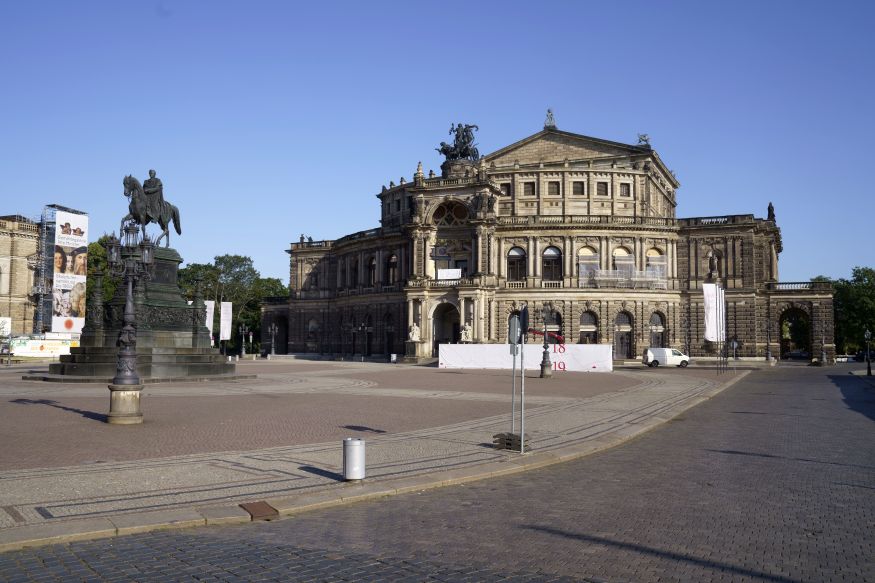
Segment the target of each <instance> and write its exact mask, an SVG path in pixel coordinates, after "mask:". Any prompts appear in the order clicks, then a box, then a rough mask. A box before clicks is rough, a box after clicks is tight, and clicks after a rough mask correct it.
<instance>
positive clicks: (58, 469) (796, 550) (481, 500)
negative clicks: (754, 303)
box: [0, 362, 875, 582]
mask: <svg viewBox="0 0 875 583" xmlns="http://www.w3.org/2000/svg"><path fill="white" fill-rule="evenodd" d="M246 366H248V367H251V370H252V371H257V372H258V374H259V377H260V378H259V379H258V380H257V381H240V382H239V383H229V384H228V385H227V386H225V384H224V383H214V384H213V383H204V384H196V385H190V386H186V385H182V384H180V385H174V386H167V387H160V386H155V387H148V388H147V392H148V393H149V394H148V395H146V396H144V411H145V412H146V415H147V421H149V422H147V423H146V424H144V425H143V426H142V427H137V428H119V427H111V426H108V425H105V424H103V423H102V422H101V420H100V414H101V412H102V411H104V408H103V407H105V404H106V401H107V399H105V395H101V393H100V390H103V391H105V390H106V389H105V388H103V389H101V388H100V387H96V386H95V387H46V386H45V385H34V384H32V383H27V382H23V381H14V376H12V375H11V374H9V373H5V372H4V373H3V375H4V376H3V377H0V382H2V385H0V386H2V389H0V391H2V392H0V394H2V399H0V403H2V405H0V414H2V416H3V417H2V418H3V419H4V424H3V428H2V429H0V432H2V438H3V439H4V443H8V442H10V441H9V440H10V439H11V436H10V431H9V430H8V429H7V424H6V423H5V421H6V420H7V419H10V420H11V421H12V426H14V427H15V428H16V430H18V431H21V432H23V433H24V437H29V438H32V439H34V442H33V443H34V444H37V443H40V445H38V446H37V447H35V448H31V450H32V451H31V452H27V451H25V450H21V451H17V452H9V451H8V450H9V449H10V448H4V450H3V454H2V455H3V456H4V457H3V462H2V464H3V465H2V468H3V469H2V472H0V484H3V486H4V487H3V488H2V494H0V505H2V506H3V510H4V512H5V514H6V518H5V519H4V520H6V521H7V522H6V523H4V525H3V527H4V528H3V529H2V530H0V536H3V535H6V536H7V538H6V541H7V542H8V541H10V540H13V538H12V536H11V533H16V532H17V533H19V535H20V534H26V533H28V532H29V533H31V534H33V535H37V534H39V533H40V532H42V533H43V535H45V533H47V532H49V531H50V529H51V528H52V527H55V526H58V525H60V526H64V525H67V526H69V525H75V524H80V525H82V524H85V523H94V521H105V523H106V525H109V526H108V528H105V529H104V530H100V529H97V528H96V527H94V526H93V524H92V527H91V528H92V529H94V530H93V532H92V534H93V535H94V536H113V535H114V534H117V533H121V532H137V530H138V529H139V530H150V527H149V525H148V524H147V522H148V521H144V520H143V518H144V517H146V516H147V515H148V514H149V512H152V513H156V511H157V514H164V515H165V518H167V517H168V516H172V515H173V513H176V516H177V518H178V519H179V520H177V521H176V523H175V526H184V525H185V524H187V523H186V522H185V520H183V518H184V517H186V516H188V517H189V518H191V519H192V520H191V521H190V522H189V523H191V524H204V523H208V524H209V523H211V522H212V523H219V522H233V521H234V520H235V517H234V516H232V515H231V514H230V513H228V514H223V513H222V512H221V509H223V508H224V509H227V508H229V507H230V506H229V502H237V501H251V500H267V501H268V502H269V503H271V504H272V505H274V506H275V507H277V508H278V509H280V510H281V513H283V514H293V513H295V515H294V516H291V517H290V518H286V519H282V520H278V521H273V522H259V523H247V524H240V525H230V524H226V525H218V526H208V527H202V528H197V529H184V530H171V531H160V532H147V533H145V534H134V535H131V536H124V537H113V538H111V539H107V540H94V541H86V542H70V543H66V544H60V545H49V546H40V547H37V548H33V549H24V550H9V551H7V552H5V553H2V554H0V580H10V581H18V580H22V581H25V580H54V579H53V577H57V578H59V579H62V580H70V579H72V580H108V581H124V580H138V581H163V580H199V579H200V580H241V581H242V580H276V581H287V580H301V581H304V580H317V581H322V580H337V581H358V580H362V581H363V580H393V581H396V580H409V581H425V580H436V581H491V580H496V581H498V580H519V581H551V580H590V581H653V580H666V581H674V580H680V581H706V580H715V581H721V580H726V581H735V580H738V581H741V580H762V581H782V582H783V581H829V580H837V581H839V580H842V581H866V580H875V563H873V560H872V558H871V557H872V556H873V555H875V548H873V534H872V532H873V525H875V497H873V496H872V492H873V491H875V490H873V489H875V437H873V432H872V422H873V420H875V388H873V387H872V385H870V384H867V383H866V382H865V379H861V378H860V377H857V376H852V375H849V374H848V372H849V370H848V368H849V367H834V368H827V369H812V368H807V367H780V368H775V369H764V370H757V371H754V372H751V373H750V374H748V375H747V376H744V377H742V375H741V374H740V373H739V374H738V375H732V374H731V373H729V374H725V375H717V373H716V371H713V370H702V369H699V370H696V369H694V368H693V369H687V370H669V369H662V370H658V371H653V370H649V369H644V368H641V369H628V370H619V371H617V372H615V373H612V374H609V375H608V374H606V375H595V374H591V373H580V374H570V373H569V374H567V375H563V376H559V377H556V378H554V379H552V380H550V381H541V380H540V379H536V378H530V379H529V381H528V382H527V396H529V397H530V399H531V400H530V413H531V418H530V419H529V420H528V421H527V428H528V427H530V428H531V429H530V432H531V433H532V439H533V443H534V450H535V451H534V453H532V454H530V455H529V456H525V458H522V459H526V460H529V461H534V462H535V463H534V464H531V465H530V468H534V467H535V466H537V465H542V466H543V467H541V468H540V469H528V470H527V471H524V472H520V471H519V470H522V469H527V467H526V465H525V464H524V463H520V459H521V457H520V456H519V454H512V453H509V452H497V451H495V450H493V449H491V448H488V447H485V442H488V441H489V438H490V437H491V433H492V432H495V431H501V430H507V427H505V425H507V422H508V417H509V416H508V414H507V413H508V410H509V400H510V399H509V375H506V374H503V373H500V372H497V371H473V372H472V371H466V372H464V373H462V372H460V371H447V370H438V369H429V368H419V367H399V366H395V367H393V366H390V365H378V364H370V363H365V364H353V363H339V364H334V363H332V364H328V365H326V364H324V363H313V362H271V363H260V364H259V363H251V364H250V363H247V365H246ZM241 368H242V367H241ZM243 370H244V371H245V372H249V371H248V370H246V369H243ZM19 374H20V371H19ZM726 381H730V384H729V388H728V389H725V390H723V389H724V387H725V386H726V385H727V383H726ZM733 381H735V382H734V384H732V382H733ZM235 387H236V389H235ZM102 397H103V398H102ZM355 397H358V399H355V405H354V407H344V406H343V404H342V403H345V402H347V401H348V400H349V399H352V398H355ZM362 397H367V398H362ZM204 400H208V401H209V402H210V403H211V405H210V406H209V407H207V406H205V405H204V404H203V401H204ZM40 401H50V402H40ZM89 402H93V403H94V404H89ZM374 402H376V403H374ZM101 403H103V406H101ZM213 404H214V405H215V407H213ZM694 404H698V406H696V407H692V408H690V407H691V406H692V405H694ZM492 407H494V409H492ZM207 409H215V410H214V411H208V410H207ZM158 412H162V413H163V414H164V415H167V416H170V417H169V418H170V419H174V420H175V421H174V422H175V423H183V428H173V427H171V425H172V424H165V421H163V420H161V419H159V418H157V417H160V415H159V414H158ZM284 414H285V417H286V418H288V419H289V424H291V425H292V427H291V428H290V427H287V426H286V424H284V423H283V421H282V420H283V418H284ZM314 418H315V419H314ZM50 419H51V422H49V420H50ZM259 419H263V420H264V424H263V425H262V424H260V423H259ZM186 420H188V422H187V425H186V424H185V423H184V422H185V421H186ZM222 420H227V421H228V423H227V424H228V425H229V427H228V428H227V429H223V428H222V427H221V425H222V424H221V421H222ZM235 420H236V421H235ZM230 425H235V426H236V427H230ZM245 425H248V426H250V428H251V430H250V431H245V430H244V429H242V428H241V426H245ZM58 426H61V427H64V429H63V430H62V431H61V430H59V429H57V427H58ZM159 427H163V428H164V431H158V430H157V429H158V428H159ZM262 427H263V429H264V430H263V431H260V429H261V428H262ZM296 428H298V429H299V431H300V434H302V435H304V436H305V437H299V431H298V430H296ZM106 429H110V430H112V435H110V436H106V435H103V434H101V432H102V431H104V430H106ZM126 429H133V431H134V432H138V433H133V432H132V433H125V432H124V430H126ZM647 429H649V431H647V432H646V433H643V431H645V430H647ZM115 430H120V431H115ZM167 431H172V432H173V435H174V437H173V438H166V437H164V436H161V434H162V433H164V432H167ZM89 432H94V433H96V434H97V436H96V437H91V436H89V435H88V434H89ZM383 432H385V433H383ZM58 433H66V434H68V435H70V436H75V437H70V439H69V442H68V443H64V439H63V435H60V436H59V435H58ZM238 434H239V437H235V436H237V435H238ZM43 435H45V436H47V437H50V438H51V439H55V440H57V441H56V442H55V443H56V444H59V445H56V446H55V447H54V448H52V447H48V446H44V445H42V444H41V441H42V440H41V436H43ZM349 435H359V436H364V437H365V438H366V439H367V440H368V458H369V468H368V469H369V478H368V480H367V481H366V485H364V486H351V485H349V484H343V483H339V482H338V472H339V471H340V466H339V464H340V447H339V442H338V440H339V439H340V438H341V437H344V436H349ZM131 436H133V437H131ZM636 436H637V438H635V437H636ZM24 437H22V436H19V437H17V438H16V439H19V440H21V439H24ZM111 438H114V443H113V444H112V449H109V450H99V449H98V450H97V451H100V452H101V453H100V455H97V454H95V453H94V452H95V449H94V448H95V447H96V446H95V445H93V443H92V441H91V440H93V441H94V443H98V444H99V443H101V441H102V440H104V441H105V440H109V439H111ZM238 438H239V439H241V440H242V441H241V442H242V443H243V444H245V447H237V448H236V449H234V450H229V449H228V447H227V443H228V442H230V441H233V440H234V439H238ZM302 440H303V441H307V440H313V441H309V442H308V443H304V442H302ZM74 441H75V442H76V443H73V442H74ZM141 441H146V442H147V443H146V444H141V443H138V442H141ZM182 441H184V442H185V443H181V442H182ZM622 442H625V443H624V444H623V445H622V446H620V447H610V446H612V445H616V444H618V443H622ZM15 443H16V444H20V443H23V442H22V441H17V442H15ZM153 447H154V448H160V449H159V451H161V452H162V453H161V455H162V456H166V457H156V456H155V455H154V454H152V455H150V454H149V452H150V449H149V448H153ZM12 449H16V450H18V449H20V447H19V445H16V446H15V447H14V448H12ZM58 449H68V450H69V451H70V457H69V460H68V461H67V462H64V458H63V455H62V454H61V453H60V452H58V451H57V450H58ZM89 449H90V450H91V452H92V453H91V455H90V457H89V455H88V452H89ZM105 451H111V452H112V453H111V454H108V453H104V452H105ZM589 452H599V453H594V454H593V455H588V456H587V457H580V455H583V454H585V453H589ZM29 456H32V457H33V459H30V457H29ZM575 458H577V459H575ZM563 459H569V460H571V461H568V462H567V463H559V464H557V463H556V462H557V461H561V460H563ZM466 476H467V477H469V478H472V479H474V478H483V477H484V476H492V477H491V478H490V479H486V480H482V479H478V480H477V481H467V480H466ZM441 483H443V484H455V483H459V485H451V486H447V487H445V488H439V489H433V488H430V486H433V485H436V484H441ZM405 484H406V486H405ZM404 492H409V493H404ZM357 493H360V494H361V496H359V497H360V499H361V500H363V501H358V502H356V503H351V504H342V505H340V506H336V505H334V503H335V502H337V501H338V500H339V501H340V502H343V501H344V500H343V498H346V499H347V501H355V500H356V498H357ZM371 494H375V495H377V496H380V497H379V498H374V497H373V496H371ZM381 494H396V495H394V496H391V497H388V498H386V497H382V496H381ZM369 498H370V500H368V499H369ZM306 500H310V501H311V502H313V503H311V504H310V505H309V506H308V505H307V503H306ZM302 501H304V502H303V503H302ZM320 501H321V502H320ZM320 503H322V504H324V505H326V506H330V507H326V508H323V509H315V510H311V511H309V512H303V513H300V511H301V510H305V509H307V508H316V507H317V506H319V504H320ZM211 505H215V506H212V508H213V509H214V510H215V512H213V513H211V512H210V508H211ZM156 506H157V507H158V508H157V509H156V508H155V507H156ZM198 513H199V514H198ZM47 514H48V516H46V515H47ZM16 515H17V519H16ZM195 516H199V517H200V518H199V519H198V518H194V517H195ZM209 516H214V517H216V518H217V519H216V520H209ZM205 517H206V518H205ZM246 519H248V517H247V518H246ZM240 520H242V518H241V519H240ZM126 521H127V522H126ZM125 525H127V527H125ZM172 525H174V523H173V521H172V520H168V521H167V523H166V524H164V526H172ZM153 526H156V527H157V526H160V525H159V524H158V520H157V519H156V520H155V521H154V524H153ZM28 529H30V530H28ZM40 529H42V531H41V530H40ZM62 530H63V529H62ZM85 530H87V529H85ZM58 532H61V531H58ZM86 536H87V533H86ZM20 538H21V537H20V536H19V539H20ZM2 540H3V539H2V538H0V541H2ZM43 542H45V541H43ZM7 548H14V546H7Z"/></svg>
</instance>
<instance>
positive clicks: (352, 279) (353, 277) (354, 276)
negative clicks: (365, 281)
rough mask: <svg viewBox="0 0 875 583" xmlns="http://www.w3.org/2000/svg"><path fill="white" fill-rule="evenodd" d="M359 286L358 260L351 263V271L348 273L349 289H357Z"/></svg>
mask: <svg viewBox="0 0 875 583" xmlns="http://www.w3.org/2000/svg"><path fill="white" fill-rule="evenodd" d="M358 285H359V260H358V259H356V260H355V261H353V262H352V269H351V270H350V272H349V287H358Z"/></svg>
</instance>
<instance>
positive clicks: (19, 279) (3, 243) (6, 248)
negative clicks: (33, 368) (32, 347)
mask: <svg viewBox="0 0 875 583" xmlns="http://www.w3.org/2000/svg"><path fill="white" fill-rule="evenodd" d="M38 245H39V225H38V224H36V223H34V222H33V221H30V220H28V219H26V218H24V217H20V216H17V215H12V216H5V217H0V317H6V318H11V319H12V330H11V331H10V333H11V334H30V333H31V332H32V331H33V326H34V309H35V303H34V302H33V301H31V297H32V296H31V293H32V292H33V285H34V271H33V269H32V267H35V266H36V257H37V251H38Z"/></svg>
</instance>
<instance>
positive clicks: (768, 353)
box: [766, 320, 772, 362]
mask: <svg viewBox="0 0 875 583" xmlns="http://www.w3.org/2000/svg"><path fill="white" fill-rule="evenodd" d="M766 362H772V327H771V326H770V325H769V321H768V320H766Z"/></svg>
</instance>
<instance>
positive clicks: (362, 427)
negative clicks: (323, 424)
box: [340, 425, 386, 433]
mask: <svg viewBox="0 0 875 583" xmlns="http://www.w3.org/2000/svg"><path fill="white" fill-rule="evenodd" d="M340 428H341V429H349V430H350V431H362V432H365V431H368V432H370V433H386V431H385V430H383V429H374V428H373V427H367V426H365V425H341V426H340Z"/></svg>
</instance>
